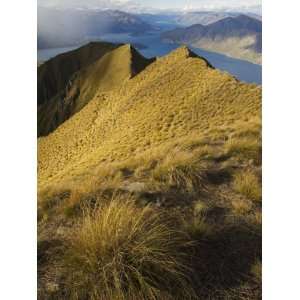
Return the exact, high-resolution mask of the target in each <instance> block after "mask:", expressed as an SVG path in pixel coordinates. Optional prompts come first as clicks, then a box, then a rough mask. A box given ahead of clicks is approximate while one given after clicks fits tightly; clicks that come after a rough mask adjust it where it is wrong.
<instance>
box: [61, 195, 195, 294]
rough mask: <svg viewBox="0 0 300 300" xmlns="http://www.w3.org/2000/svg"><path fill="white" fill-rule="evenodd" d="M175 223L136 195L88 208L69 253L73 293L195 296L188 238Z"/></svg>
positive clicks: (71, 290)
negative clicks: (188, 263) (141, 202)
mask: <svg viewBox="0 0 300 300" xmlns="http://www.w3.org/2000/svg"><path fill="white" fill-rule="evenodd" d="M173 228H174V226H173V225H172V223H171V222H168V221H166V219H165V218H164V221H162V216H161V214H160V213H159V212H157V211H154V210H153V209H152V208H151V207H149V206H147V207H144V208H138V207H137V206H136V205H135V204H134V203H133V201H132V200H124V199H119V198H116V199H114V200H112V201H111V202H110V203H109V204H107V205H103V206H100V207H99V208H97V209H93V210H91V209H86V210H85V213H84V218H83V221H82V223H80V225H79V227H78V228H76V229H75V230H74V233H73V234H71V239H70V243H69V247H68V251H67V253H66V256H65V260H66V261H65V263H66V267H67V275H66V276H67V277H68V278H67V282H68V285H67V288H68V291H69V293H70V295H71V298H72V299H73V298H75V299H86V298H89V299H112V298H111V297H112V296H114V297H116V299H130V297H129V296H133V295H139V298H136V299H157V297H160V296H162V295H164V293H166V295H168V294H170V295H174V298H172V299H177V298H178V299H188V298H189V297H191V296H192V294H193V293H192V289H191V288H189V284H188V282H189V280H188V277H187V271H188V269H187V267H186V265H185V259H186V258H185V257H184V254H183V253H184V252H183V250H184V248H185V247H188V246H189V245H190V244H189V239H188V237H187V236H186V235H185V234H183V233H182V232H179V231H177V230H174V229H173ZM180 295H181V297H183V298H180ZM184 297H185V298H184ZM114 299H115V298H114ZM159 299H161V298H159Z"/></svg>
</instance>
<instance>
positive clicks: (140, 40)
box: [38, 32, 262, 84]
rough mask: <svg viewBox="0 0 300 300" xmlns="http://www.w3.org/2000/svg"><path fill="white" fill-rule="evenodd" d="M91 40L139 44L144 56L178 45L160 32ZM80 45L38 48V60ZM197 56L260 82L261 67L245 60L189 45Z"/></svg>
mask: <svg viewBox="0 0 300 300" xmlns="http://www.w3.org/2000/svg"><path fill="white" fill-rule="evenodd" d="M93 40H102V41H107V42H113V43H131V44H141V45H143V46H145V47H141V49H138V50H139V52H140V53H141V54H143V55H144V56H145V57H148V58H149V57H154V56H164V55H166V54H168V53H169V52H170V51H172V50H174V49H176V48H178V47H179V45H177V44H169V43H164V42H162V41H161V39H160V32H159V33H157V32H153V33H147V34H144V35H139V36H132V35H129V34H106V35H102V36H101V37H100V38H99V37H98V38H94V39H93ZM80 46H81V45H77V46H74V47H66V48H52V49H42V50H38V61H46V60H48V59H50V58H52V57H54V56H56V55H58V54H61V53H64V52H67V51H71V50H74V49H76V48H78V47H80ZM190 49H191V50H192V51H194V52H195V53H196V54H198V55H199V56H202V57H204V58H205V59H207V60H208V61H209V62H210V63H211V64H212V65H213V66H214V67H215V68H217V69H220V70H223V71H226V72H228V73H230V74H232V75H233V76H235V77H236V78H238V79H239V80H241V81H245V82H249V83H256V84H261V82H262V79H261V77H262V67H261V65H257V64H253V63H250V62H247V61H245V60H240V59H235V58H231V57H228V56H226V55H222V54H219V53H215V52H210V51H206V50H203V49H200V48H193V47H190Z"/></svg>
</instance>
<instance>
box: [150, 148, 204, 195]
mask: <svg viewBox="0 0 300 300" xmlns="http://www.w3.org/2000/svg"><path fill="white" fill-rule="evenodd" d="M206 170H207V166H206V162H204V161H201V160H199V159H198V158H197V157H195V156H194V155H193V154H192V153H189V152H183V151H174V152H171V153H169V154H168V155H167V157H166V158H165V159H164V160H163V161H162V162H160V163H159V164H158V165H157V166H156V167H155V169H154V170H153V171H152V178H153V182H152V185H155V184H157V185H158V186H160V187H161V186H164V187H165V188H167V189H172V188H174V189H177V190H181V191H185V192H188V193H195V192H196V191H198V190H199V189H201V188H202V189H204V188H205V171H206Z"/></svg>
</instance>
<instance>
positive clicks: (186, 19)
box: [176, 11, 261, 26]
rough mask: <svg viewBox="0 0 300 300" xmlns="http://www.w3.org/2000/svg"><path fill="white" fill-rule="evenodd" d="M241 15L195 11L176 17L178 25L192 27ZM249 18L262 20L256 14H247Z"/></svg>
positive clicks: (236, 13) (237, 13)
mask: <svg viewBox="0 0 300 300" xmlns="http://www.w3.org/2000/svg"><path fill="white" fill-rule="evenodd" d="M239 15H241V13H239V12H226V11H224V12H223V11H219V12H218V11H216V12H215V11H195V12H187V13H184V14H180V15H178V16H177V17H176V23H178V24H179V25H182V26H191V25H194V24H201V25H209V24H212V23H215V22H217V21H220V20H222V19H225V18H229V17H233V18H235V17H238V16H239ZM245 15H247V16H249V17H252V18H255V19H258V20H261V16H260V15H257V14H254V13H247V14H245Z"/></svg>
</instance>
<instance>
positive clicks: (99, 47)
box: [38, 43, 153, 136]
mask: <svg viewBox="0 0 300 300" xmlns="http://www.w3.org/2000/svg"><path fill="white" fill-rule="evenodd" d="M152 61H153V59H146V58H144V57H142V56H141V55H140V54H139V53H138V52H137V51H136V50H135V49H134V48H132V47H131V46H130V45H123V46H120V45H114V44H108V43H90V44H88V45H87V46H84V47H82V48H80V49H78V50H75V51H73V52H70V53H66V54H62V55H59V56H57V57H55V58H53V59H51V60H50V61H48V62H46V63H45V64H43V65H42V66H41V67H39V69H38V78H39V84H38V103H39V104H40V105H39V106H38V136H44V135H47V134H49V133H50V132H51V131H53V130H54V129H55V128H57V126H59V125H60V124H61V123H63V122H64V121H65V120H67V119H68V118H69V117H70V116H72V115H73V114H74V113H76V112H78V111H79V110H80V109H82V108H83V107H84V106H85V105H86V104H87V103H88V102H89V100H90V99H92V98H93V97H94V95H95V93H96V92H99V93H101V92H105V91H108V90H110V89H113V88H114V87H117V86H120V85H121V84H122V83H123V82H124V81H126V80H128V79H130V78H131V77H133V76H135V75H136V74H138V73H139V72H140V71H141V70H143V69H144V68H145V67H146V66H147V65H148V64H149V63H151V62H152Z"/></svg>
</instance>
